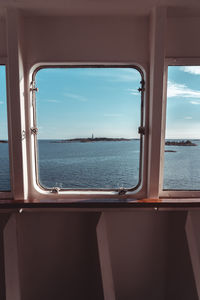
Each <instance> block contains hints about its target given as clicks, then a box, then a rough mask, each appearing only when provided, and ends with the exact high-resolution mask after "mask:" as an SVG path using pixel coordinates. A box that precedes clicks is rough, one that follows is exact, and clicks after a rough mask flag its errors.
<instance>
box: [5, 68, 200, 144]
mask: <svg viewBox="0 0 200 300" xmlns="http://www.w3.org/2000/svg"><path fill="white" fill-rule="evenodd" d="M140 80H141V77H140V74H139V72H138V71H137V70H134V69H131V68H128V69H126V68H116V69H115V68H114V69H112V68H106V69H103V68H96V69H93V68H84V69H83V68H77V69H76V68H75V69H73V68H72V69H58V68H57V69H55V68H52V69H42V70H40V71H39V72H38V73H37V75H36V84H37V87H38V88H39V92H38V93H37V95H36V97H37V126H38V129H39V136H38V137H39V138H41V139H45V138H46V139H51V138H52V139H53V138H55V139H65V138H76V137H88V136H92V134H94V136H95V137H103V136H105V137H125V138H132V137H133V138H137V137H138V134H137V129H138V126H139V122H140V93H139V92H138V91H137V89H138V87H139V86H140ZM5 83H6V79H5V67H4V66H0V139H7V112H6V84H5ZM167 94H168V97H167V119H166V138H168V139H172V138H177V139H178V138H182V139H187V138H188V139H192V138H194V139H195V138H197V139H200V67H198V66H188V67H183V66H181V67H180V66H170V67H169V69H168V92H167Z"/></svg>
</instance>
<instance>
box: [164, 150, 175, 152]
mask: <svg viewBox="0 0 200 300" xmlns="http://www.w3.org/2000/svg"><path fill="white" fill-rule="evenodd" d="M165 152H176V151H175V150H165Z"/></svg>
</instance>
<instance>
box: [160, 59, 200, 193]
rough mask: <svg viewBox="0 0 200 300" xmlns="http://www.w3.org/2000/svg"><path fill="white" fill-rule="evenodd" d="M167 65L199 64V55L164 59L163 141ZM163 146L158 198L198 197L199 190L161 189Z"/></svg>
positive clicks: (163, 133)
mask: <svg viewBox="0 0 200 300" xmlns="http://www.w3.org/2000/svg"><path fill="white" fill-rule="evenodd" d="M169 66H200V57H197V58H193V57H192V58H188V57H187V58H184V57H183V58H180V57H169V58H166V59H165V84H164V85H165V89H164V91H163V110H164V114H163V116H164V117H163V129H162V136H161V139H162V141H165V132H166V107H167V80H168V67H169ZM164 148H165V143H164V142H163V143H162V149H161V156H160V165H161V174H160V182H159V197H160V198H177V199H179V198H182V199H187V198H190V199H193V198H199V197H200V189H199V190H164V189H163V175H164Z"/></svg>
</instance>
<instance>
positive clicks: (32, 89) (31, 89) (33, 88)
mask: <svg viewBox="0 0 200 300" xmlns="http://www.w3.org/2000/svg"><path fill="white" fill-rule="evenodd" d="M30 91H31V92H38V88H37V87H36V86H35V81H32V82H31V87H30Z"/></svg>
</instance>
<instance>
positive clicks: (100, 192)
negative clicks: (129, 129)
mask: <svg viewBox="0 0 200 300" xmlns="http://www.w3.org/2000/svg"><path fill="white" fill-rule="evenodd" d="M47 68H65V69H67V68H133V69H135V70H137V71H138V72H139V73H140V76H141V83H142V88H141V89H140V92H141V116H140V126H139V130H140V157H139V180H138V184H137V185H136V186H135V187H133V188H128V189H122V190H121V189H101V188H100V189H93V188H90V189H60V188H59V189H57V188H44V187H43V186H42V185H41V184H40V182H39V176H38V174H39V172H38V150H37V134H34V138H33V140H34V142H33V143H34V162H33V164H34V168H33V169H34V170H35V171H34V172H35V174H33V178H34V179H35V182H34V186H35V188H36V190H37V192H39V193H40V195H41V194H43V195H46V194H48V195H51V196H54V197H57V196H58V194H59V197H60V196H61V197H62V196H63V197H65V196H67V195H71V196H72V195H73V196H75V197H77V195H78V196H79V197H80V196H85V195H87V196H88V195H90V196H92V197H93V196H94V195H95V196H100V197H105V196H108V197H112V196H113V197H116V196H124V195H125V194H126V196H133V195H136V194H137V195H138V193H140V192H141V190H142V189H144V187H143V184H142V183H143V181H144V180H143V176H144V172H143V171H144V139H145V138H146V137H144V131H143V129H144V128H145V127H144V126H145V94H144V84H145V71H144V69H143V68H142V67H141V66H138V65H137V64H128V63H126V64H121V63H116V64H115V63H108V64H107V63H99V64H93V63H83V64H82V63H70V64H60V63H55V64H52V63H49V64H48V63H47V64H38V65H36V66H35V67H33V68H32V70H33V71H32V73H31V86H30V93H31V94H30V100H31V104H32V116H33V122H32V124H31V125H32V127H31V130H32V133H36V131H37V124H36V103H35V91H36V87H35V77H36V74H37V72H38V71H39V70H41V69H47ZM146 133H147V130H146ZM145 135H146V136H147V134H145ZM52 194H54V195H52ZM142 194H143V195H144V191H142ZM143 197H144V196H143Z"/></svg>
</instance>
